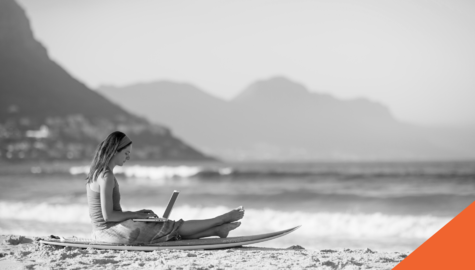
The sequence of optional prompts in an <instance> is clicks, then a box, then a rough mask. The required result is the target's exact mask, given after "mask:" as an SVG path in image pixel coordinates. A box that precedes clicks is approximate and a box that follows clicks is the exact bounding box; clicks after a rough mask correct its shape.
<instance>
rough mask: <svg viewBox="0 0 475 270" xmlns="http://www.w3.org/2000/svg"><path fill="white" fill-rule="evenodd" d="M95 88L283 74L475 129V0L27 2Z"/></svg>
mask: <svg viewBox="0 0 475 270" xmlns="http://www.w3.org/2000/svg"><path fill="white" fill-rule="evenodd" d="M17 1H18V2H19V3H20V5H21V6H22V7H24V8H25V10H26V12H27V15H28V17H29V18H30V21H31V24H32V28H33V31H34V34H35V37H36V38H37V39H38V40H39V41H40V42H42V43H43V44H44V45H45V46H46V47H47V49H48V51H49V55H50V57H51V58H52V59H53V60H55V61H56V62H58V63H59V64H61V65H62V66H63V67H64V68H65V69H66V70H67V71H68V72H70V73H71V74H72V75H73V76H74V77H75V78H77V79H79V80H80V81H82V82H83V83H85V84H86V85H88V86H89V87H91V88H93V89H94V88H98V87H99V86H100V85H115V86H123V85H129V84H133V83H140V82H151V81H157V80H165V79H166V80H173V81H177V82H186V83H190V84H193V85H195V86H197V87H199V88H201V89H202V90H204V91H205V92H208V93H210V94H212V95H214V96H216V97H220V98H223V99H226V100H229V99H232V98H233V97H234V96H236V95H237V94H238V93H239V92H241V91H243V90H244V89H245V88H246V87H247V86H248V85H250V84H251V83H253V82H255V81H256V80H263V79H268V78H270V77H273V76H285V77H287V78H289V79H291V80H294V81H296V82H299V83H302V84H303V85H305V86H306V87H307V88H308V89H309V90H310V91H312V92H319V93H328V94H331V95H333V96H335V97H337V98H342V99H351V98H361V97H363V98H367V99H370V100H372V101H376V102H380V103H382V104H384V105H386V106H387V107H388V108H389V109H390V111H391V113H392V114H393V115H394V116H395V117H396V118H397V119H399V120H401V121H404V122H409V123H415V124H419V125H425V126H452V127H475V106H474V104H475V76H474V75H475V50H474V49H473V48H475V16H474V15H475V1H472V0H430V1H429V0H397V1H396V0H394V1H389V0H383V1H382V0H358V1H355V0H347V1H345V0H285V1H284V0H234V1H230V0H173V1H168V0H167V1H165V0H41V1H38V0H17Z"/></svg>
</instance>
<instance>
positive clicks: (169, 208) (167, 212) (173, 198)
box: [132, 190, 180, 222]
mask: <svg viewBox="0 0 475 270" xmlns="http://www.w3.org/2000/svg"><path fill="white" fill-rule="evenodd" d="M178 194H180V192H179V191H178V190H174V191H173V193H172V196H171V197H170V201H169V202H168V205H167V208H166V209H165V212H164V213H163V217H161V218H136V219H132V220H133V221H142V222H165V221H167V220H168V217H169V216H170V214H171V213H172V209H173V205H174V204H175V201H176V198H178Z"/></svg>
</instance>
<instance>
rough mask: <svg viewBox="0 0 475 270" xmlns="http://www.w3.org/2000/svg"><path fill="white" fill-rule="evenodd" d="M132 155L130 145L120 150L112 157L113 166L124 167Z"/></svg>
mask: <svg viewBox="0 0 475 270" xmlns="http://www.w3.org/2000/svg"><path fill="white" fill-rule="evenodd" d="M131 154H132V145H129V146H127V147H126V148H124V149H122V151H120V152H117V153H116V154H115V156H114V159H115V164H117V165H118V166H122V165H124V163H125V162H126V161H127V160H129V159H130V155H131Z"/></svg>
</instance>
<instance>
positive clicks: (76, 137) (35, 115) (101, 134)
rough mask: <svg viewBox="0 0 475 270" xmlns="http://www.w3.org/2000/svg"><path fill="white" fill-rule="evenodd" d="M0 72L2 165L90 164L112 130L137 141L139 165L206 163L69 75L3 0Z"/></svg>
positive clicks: (8, 0) (161, 130) (11, 3)
mask: <svg viewBox="0 0 475 270" xmlns="http://www.w3.org/2000/svg"><path fill="white" fill-rule="evenodd" d="M0 70H1V72H0V95H1V98H0V159H5V160H29V159H91V158H92V154H93V152H94V150H95V148H96V146H97V144H98V143H99V142H100V141H101V140H102V139H104V138H105V136H106V135H107V134H108V133H110V132H111V131H114V130H122V131H124V132H126V133H127V134H128V135H129V136H130V137H131V138H132V139H133V140H134V152H135V154H134V157H135V158H138V159H160V160H169V159H173V160H177V159H178V160H180V159H197V160H207V159H210V158H209V157H207V156H205V155H203V154H202V153H200V152H199V151H197V150H196V149H194V148H192V147H190V146H189V145H187V144H185V143H184V142H182V141H181V140H179V139H177V138H176V137H174V136H173V135H172V133H171V131H170V130H169V129H168V128H166V127H165V126H162V125H159V124H153V125H152V124H150V122H149V121H148V120H146V119H145V118H142V117H138V116H136V115H134V114H131V113H129V112H127V111H126V110H124V109H123V108H122V107H120V106H119V105H117V104H114V103H111V102H110V101H109V100H107V99H106V98H105V97H104V96H102V95H100V94H98V93H97V92H95V91H92V90H90V89H89V88H87V87H86V86H85V85H84V84H82V83H81V82H79V81H78V80H76V79H74V78H73V77H72V76H71V75H69V74H68V73H67V72H66V71H65V70H64V69H63V68H62V67H60V66H59V65H58V64H56V63H55V62H54V61H52V60H51V59H50V58H49V56H48V53H47V50H46V48H45V47H44V46H43V45H42V44H41V43H39V42H38V41H36V40H35V38H34V36H33V32H32V31H31V28H30V24H29V20H28V18H27V16H26V14H25V11H24V10H23V9H22V8H21V7H20V6H19V5H18V4H17V3H16V2H15V1H14V0H2V1H0Z"/></svg>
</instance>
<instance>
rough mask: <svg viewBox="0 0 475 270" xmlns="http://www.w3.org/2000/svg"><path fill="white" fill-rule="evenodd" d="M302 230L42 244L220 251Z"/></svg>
mask: <svg viewBox="0 0 475 270" xmlns="http://www.w3.org/2000/svg"><path fill="white" fill-rule="evenodd" d="M298 228H300V226H297V227H294V228H291V229H287V230H283V231H278V232H273V233H266V234H259V235H250V236H237V237H228V238H202V239H193V240H179V241H168V242H162V243H157V244H151V245H140V246H137V245H135V246H133V245H114V244H106V243H98V242H95V241H94V240H91V239H76V238H68V239H61V240H58V239H48V240H40V243H43V244H47V245H55V246H63V247H77V248H95V249H109V250H135V251H153V250H162V249H187V250H191V249H218V248H230V247H238V246H243V245H250V244H255V243H259V242H264V241H269V240H272V239H275V238H279V237H282V236H284V235H287V234H289V233H291V232H293V231H295V230H297V229H298Z"/></svg>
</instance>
